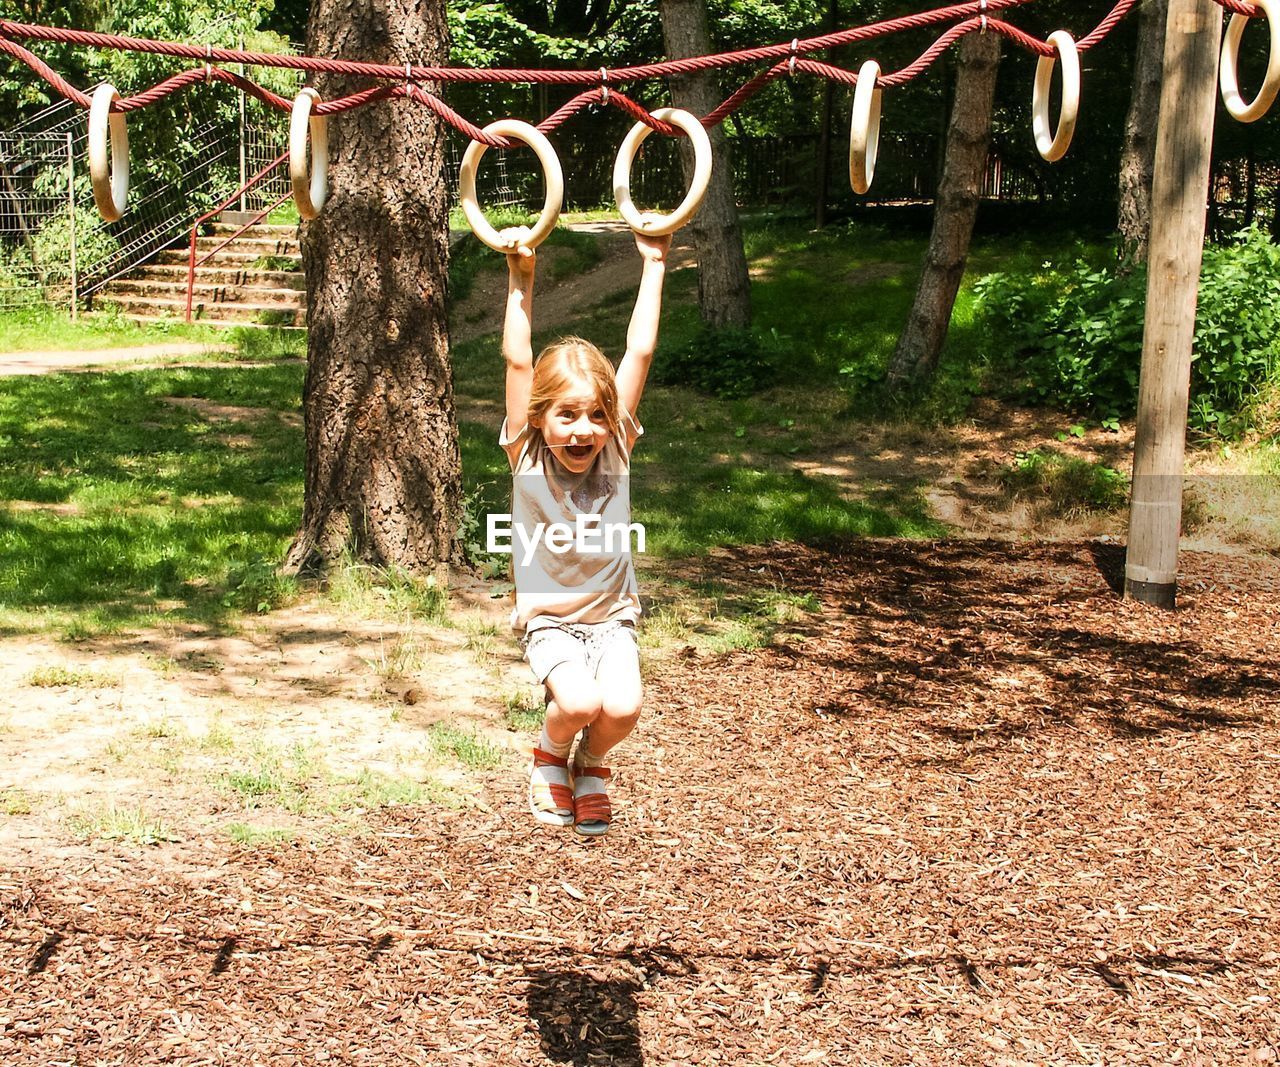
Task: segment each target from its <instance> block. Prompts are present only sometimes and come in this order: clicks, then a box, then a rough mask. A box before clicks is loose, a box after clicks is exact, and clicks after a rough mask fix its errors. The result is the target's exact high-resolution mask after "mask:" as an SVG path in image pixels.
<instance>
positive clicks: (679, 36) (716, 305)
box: [661, 0, 751, 328]
mask: <svg viewBox="0 0 1280 1067" xmlns="http://www.w3.org/2000/svg"><path fill="white" fill-rule="evenodd" d="M661 9H662V35H663V38H664V40H665V42H666V47H667V55H668V56H669V57H670V58H671V59H688V58H689V57H691V56H702V55H707V54H708V53H710V52H711V38H710V35H709V34H708V32H707V5H706V0H661ZM671 99H672V100H673V101H674V102H675V105H676V107H682V108H684V109H686V110H687V111H691V112H693V113H694V114H695V115H699V116H701V115H705V114H707V113H708V112H710V111H713V110H715V108H716V107H718V106H719V104H720V103H721V97H720V93H719V90H718V87H717V84H716V77H715V74H714V73H713V72H711V71H702V72H700V73H697V74H681V75H677V76H676V77H674V78H672V79H671ZM707 132H708V133H709V134H710V135H711V152H712V158H713V160H714V162H715V165H714V167H713V168H712V171H711V185H710V187H709V188H708V189H707V196H706V199H705V200H703V202H702V207H701V208H700V209H699V210H698V213H697V215H695V216H694V218H693V221H692V222H690V223H689V235H690V236H691V237H692V238H693V247H694V250H695V252H696V253H697V256H698V307H699V308H700V309H701V311H702V320H703V322H706V323H707V324H709V325H711V326H714V327H718V328H723V327H739V328H741V327H746V326H749V325H751V288H750V283H749V280H748V277H747V257H746V254H745V253H744V252H743V249H742V227H741V226H740V225H739V223H738V208H737V205H736V204H735V203H734V199H733V161H732V159H731V157H730V154H729V140H728V138H726V137H725V135H724V130H722V129H721V128H720V127H719V126H717V127H716V128H715V129H713V130H708V131H707ZM681 140H682V141H683V140H685V139H684V138H681ZM680 163H681V168H682V170H683V171H684V179H685V182H686V183H687V182H688V181H689V179H690V178H691V176H692V174H693V152H692V151H691V150H690V149H689V148H688V146H687V145H685V144H681V146H680Z"/></svg>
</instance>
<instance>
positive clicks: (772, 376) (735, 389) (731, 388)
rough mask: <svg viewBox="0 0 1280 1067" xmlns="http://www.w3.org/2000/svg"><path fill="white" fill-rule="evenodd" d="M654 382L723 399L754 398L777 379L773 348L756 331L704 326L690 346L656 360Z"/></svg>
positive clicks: (663, 354) (776, 363) (664, 353)
mask: <svg viewBox="0 0 1280 1067" xmlns="http://www.w3.org/2000/svg"><path fill="white" fill-rule="evenodd" d="M653 374H654V379H655V380H656V381H657V382H659V383H661V384H663V385H685V386H689V387H690V388H693V389H697V390H698V391H699V392H703V393H709V394H710V395H712V396H718V397H720V398H721V399H724V400H732V399H735V398H738V397H744V396H751V395H752V394H753V393H758V392H760V390H762V389H765V388H767V387H768V386H770V385H772V384H773V383H774V382H776V381H777V379H778V361H777V358H776V352H775V351H774V349H773V346H771V345H770V344H768V343H767V342H764V341H762V340H761V339H760V336H759V334H758V333H757V332H756V331H753V330H749V329H748V330H741V329H715V328H713V327H711V326H703V327H702V328H701V329H699V330H698V332H697V333H696V334H694V336H693V338H692V339H691V340H690V341H689V342H688V344H686V345H684V346H682V347H680V348H677V349H674V350H673V351H669V352H663V353H662V354H661V355H660V356H659V357H658V358H657V359H656V360H654V370H653Z"/></svg>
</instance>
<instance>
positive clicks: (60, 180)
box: [0, 133, 76, 309]
mask: <svg viewBox="0 0 1280 1067" xmlns="http://www.w3.org/2000/svg"><path fill="white" fill-rule="evenodd" d="M74 151H75V149H74V144H73V139H72V138H71V137H70V136H69V135H59V134H42V133H31V134H21V133H17V134H14V133H0V309H11V308H16V307H25V306H29V305H31V304H35V303H38V302H41V301H44V302H46V303H51V304H52V303H61V304H66V305H67V306H72V305H73V303H74V302H73V301H72V299H71V294H72V292H73V291H74V281H75V255H74V249H75V226H76V212H75V198H74V189H73V179H72V172H73V168H74V159H75V156H74ZM63 246H65V247H63Z"/></svg>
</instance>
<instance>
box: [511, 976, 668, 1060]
mask: <svg viewBox="0 0 1280 1067" xmlns="http://www.w3.org/2000/svg"><path fill="white" fill-rule="evenodd" d="M639 989H640V984H639V983H638V982H637V981H636V980H634V979H629V978H628V979H616V978H615V979H609V978H605V977H602V976H601V977H597V976H596V975H594V974H593V973H592V971H590V970H586V971H575V970H560V971H548V970H534V971H530V972H529V990H528V999H529V1017H530V1018H531V1019H532V1020H533V1022H534V1025H536V1026H537V1028H538V1035H539V1040H540V1042H541V1045H542V1051H543V1053H544V1054H545V1055H546V1057H547V1058H548V1059H549V1060H551V1061H552V1062H553V1063H571V1064H574V1065H575V1067H592V1065H594V1064H600V1063H608V1064H611V1065H612V1067H639V1065H641V1064H643V1063H644V1055H643V1053H642V1052H641V1051H640V1029H639V1025H638V1024H637V1021H636V1015H637V1010H636V998H635V995H636V992H637V991H638V990H639Z"/></svg>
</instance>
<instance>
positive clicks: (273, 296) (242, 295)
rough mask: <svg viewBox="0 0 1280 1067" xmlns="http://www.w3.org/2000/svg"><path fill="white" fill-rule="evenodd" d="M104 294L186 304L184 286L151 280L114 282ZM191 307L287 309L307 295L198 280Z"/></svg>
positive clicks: (129, 279)
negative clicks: (248, 305)
mask: <svg viewBox="0 0 1280 1067" xmlns="http://www.w3.org/2000/svg"><path fill="white" fill-rule="evenodd" d="M104 292H105V293H106V295H107V296H108V297H109V298H112V299H114V298H115V297H117V296H136V297H148V298H157V299H164V300H180V301H181V302H182V303H183V304H184V305H185V304H186V300H187V282H186V279H185V278H184V279H183V280H182V281H181V282H176V281H155V280H153V279H150V278H117V279H116V280H115V281H113V282H111V283H110V284H109V285H107V286H106V288H105V290H104ZM191 292H192V296H193V297H194V303H197V304H258V305H263V306H266V305H272V306H274V305H288V306H289V307H305V306H306V301H307V294H306V293H305V292H304V291H300V290H298V289H277V288H272V287H269V286H260V285H253V284H248V285H215V284H210V283H207V282H205V281H204V279H202V278H200V277H197V279H196V284H195V285H194V286H193V287H192V290H191Z"/></svg>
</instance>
